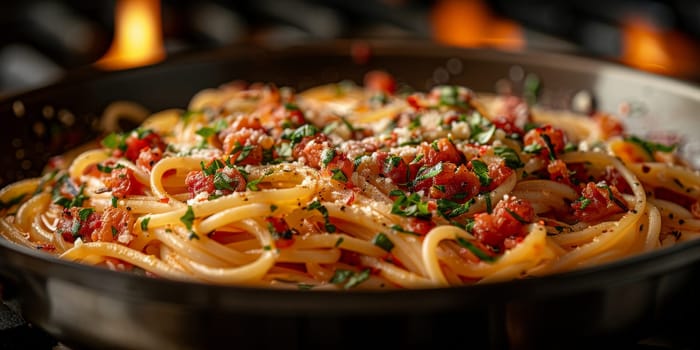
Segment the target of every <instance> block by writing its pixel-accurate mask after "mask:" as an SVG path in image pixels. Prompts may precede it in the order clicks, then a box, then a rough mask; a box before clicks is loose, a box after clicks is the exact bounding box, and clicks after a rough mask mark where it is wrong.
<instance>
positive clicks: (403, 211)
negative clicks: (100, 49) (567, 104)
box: [0, 72, 700, 290]
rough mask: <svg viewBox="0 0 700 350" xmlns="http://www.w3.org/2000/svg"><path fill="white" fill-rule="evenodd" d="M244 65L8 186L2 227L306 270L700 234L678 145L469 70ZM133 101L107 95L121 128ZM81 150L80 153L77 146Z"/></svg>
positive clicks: (608, 257) (538, 257)
mask: <svg viewBox="0 0 700 350" xmlns="http://www.w3.org/2000/svg"><path fill="white" fill-rule="evenodd" d="M394 87H395V82H394V81H393V78H391V77H390V76H388V75H387V74H385V73H382V72H372V74H368V75H367V80H366V81H365V84H364V85H363V86H360V85H355V84H352V83H347V82H342V83H338V84H328V85H321V86H317V87H314V88H312V89H308V90H305V91H301V92H300V93H298V94H295V92H294V91H293V90H292V89H289V88H277V87H276V86H274V85H273V84H253V85H250V86H246V85H245V84H241V83H237V84H229V85H225V86H222V87H220V88H218V89H207V90H203V91H202V92H200V93H198V94H197V95H195V96H194V97H193V98H192V100H191V101H190V103H189V107H188V108H189V109H188V110H186V111H185V110H178V109H168V110H165V111H162V112H158V113H155V114H152V115H150V116H148V117H147V118H146V119H145V120H144V121H143V123H142V124H141V126H140V127H139V128H137V129H135V130H132V131H129V132H122V133H120V132H113V133H109V134H107V135H104V136H102V137H101V138H100V140H99V141H100V143H99V145H98V144H96V145H95V147H93V148H92V149H87V150H82V149H81V150H80V151H79V152H74V153H72V154H69V155H66V159H65V162H58V163H57V164H67V167H66V168H65V169H64V168H55V169H47V170H46V172H45V175H43V176H42V177H41V178H36V179H27V180H22V181H19V182H17V183H13V184H10V185H8V186H6V187H5V188H4V189H2V190H1V191H0V201H1V202H0V204H2V209H1V210H2V219H0V233H1V234H2V236H3V237H4V238H5V239H7V240H9V241H11V242H14V243H16V244H19V245H24V246H27V247H32V248H38V249H41V250H43V251H46V252H47V253H49V254H54V255H56V256H58V257H60V258H62V259H66V260H70V261H76V262H80V263H85V264H92V265H98V266H105V267H108V268H112V269H118V270H128V271H140V272H144V273H146V274H147V275H149V276H153V277H157V278H171V279H179V280H186V281H196V282H206V283H218V284H234V285H251V286H270V287H280V288H299V289H305V290H306V289H318V290H328V289H351V288H363V289H390V288H434V287H445V286H453V285H469V284H476V283H492V282H497V281H506V280H512V279H518V278H529V277H538V276H544V275H548V274H553V273H561V272H565V271H569V270H572V269H578V268H582V267H587V266H593V265H597V264H602V263H606V262H610V261H614V260H617V259H622V258H625V257H627V256H630V255H633V254H639V253H643V252H648V251H651V250H655V249H659V248H661V247H666V246H670V245H673V244H676V243H677V242H682V241H685V240H689V239H694V238H695V237H698V236H699V235H700V204H698V199H700V175H698V173H697V172H696V171H695V170H693V169H691V168H690V167H688V166H687V165H686V164H685V163H684V162H683V161H682V159H681V158H680V157H679V156H678V155H677V154H676V149H675V145H668V144H663V143H656V142H653V141H648V140H645V139H643V138H641V137H638V136H635V135H629V134H626V133H625V130H624V128H623V126H622V124H621V123H620V122H619V121H618V120H617V119H616V118H615V117H614V116H612V115H608V114H604V113H602V112H599V113H596V114H594V115H592V116H584V115H576V114H573V113H570V112H560V111H550V110H546V109H543V108H539V107H536V108H531V106H528V105H527V104H526V103H525V102H524V100H522V99H520V98H518V97H515V96H493V95H486V94H477V93H475V92H473V91H471V90H469V89H468V88H466V87H462V86H438V87H435V88H434V89H432V90H431V91H429V92H412V93H404V94H397V93H396V92H395V88H394ZM119 106H126V107H124V108H127V107H128V108H127V109H129V110H138V111H139V113H141V114H142V113H143V111H142V110H141V109H139V108H137V107H134V105H133V104H125V103H121V104H118V105H115V106H112V107H110V109H109V110H108V111H107V112H108V113H107V114H108V115H107V119H106V122H105V123H107V124H109V125H111V127H114V126H115V125H116V124H117V123H116V121H115V118H117V116H121V115H122V114H124V113H122V112H120V111H119ZM76 153H77V154H76Z"/></svg>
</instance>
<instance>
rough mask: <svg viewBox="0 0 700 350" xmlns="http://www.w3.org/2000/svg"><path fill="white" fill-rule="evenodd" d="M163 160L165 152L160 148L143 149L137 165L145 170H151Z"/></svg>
mask: <svg viewBox="0 0 700 350" xmlns="http://www.w3.org/2000/svg"><path fill="white" fill-rule="evenodd" d="M162 158H163V151H162V150H161V149H160V148H151V147H145V148H143V149H141V153H139V157H138V159H136V165H138V166H140V167H141V168H143V169H146V170H151V169H152V168H153V166H154V165H155V164H156V163H157V162H158V161H160V160H161V159H162Z"/></svg>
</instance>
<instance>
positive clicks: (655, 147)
mask: <svg viewBox="0 0 700 350" xmlns="http://www.w3.org/2000/svg"><path fill="white" fill-rule="evenodd" d="M625 141H627V142H632V143H635V144H637V145H639V146H640V147H642V149H644V151H645V152H646V153H647V154H649V156H650V157H653V156H654V152H657V151H658V152H665V153H669V152H673V151H674V150H675V149H676V147H677V146H678V145H677V144H673V145H664V144H660V143H656V142H651V141H647V140H644V139H642V138H640V137H637V136H634V135H633V136H629V137H625Z"/></svg>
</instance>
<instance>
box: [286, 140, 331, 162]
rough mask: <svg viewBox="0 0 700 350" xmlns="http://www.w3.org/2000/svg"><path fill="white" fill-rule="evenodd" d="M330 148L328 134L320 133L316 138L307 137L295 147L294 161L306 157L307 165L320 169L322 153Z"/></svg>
mask: <svg viewBox="0 0 700 350" xmlns="http://www.w3.org/2000/svg"><path fill="white" fill-rule="evenodd" d="M328 147H329V142H328V137H327V136H326V134H322V133H319V134H316V135H314V136H306V137H304V138H302V139H301V141H300V142H299V143H298V144H296V145H294V148H293V149H292V157H294V159H299V158H301V157H304V159H305V160H306V165H308V166H310V167H313V168H316V169H320V168H321V153H323V150H325V149H326V148H328Z"/></svg>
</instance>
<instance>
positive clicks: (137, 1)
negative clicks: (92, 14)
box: [96, 0, 165, 69]
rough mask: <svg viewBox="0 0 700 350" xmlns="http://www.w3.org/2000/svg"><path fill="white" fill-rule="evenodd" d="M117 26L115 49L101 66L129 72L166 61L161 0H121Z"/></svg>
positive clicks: (117, 10)
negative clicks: (129, 69) (127, 69)
mask: <svg viewBox="0 0 700 350" xmlns="http://www.w3.org/2000/svg"><path fill="white" fill-rule="evenodd" d="M114 25H115V26H114V28H115V30H114V39H113V41H112V46H111V47H110V48H109V50H108V51H107V53H106V54H105V55H104V56H103V57H102V58H100V59H99V60H98V61H97V62H96V65H97V66H98V67H100V68H104V69H126V68H132V67H138V66H143V65H148V64H153V63H156V62H158V61H161V60H162V59H164V58H165V49H164V48H163V32H162V28H161V16H160V1H159V0H119V2H117V6H116V13H115V22H114Z"/></svg>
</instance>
